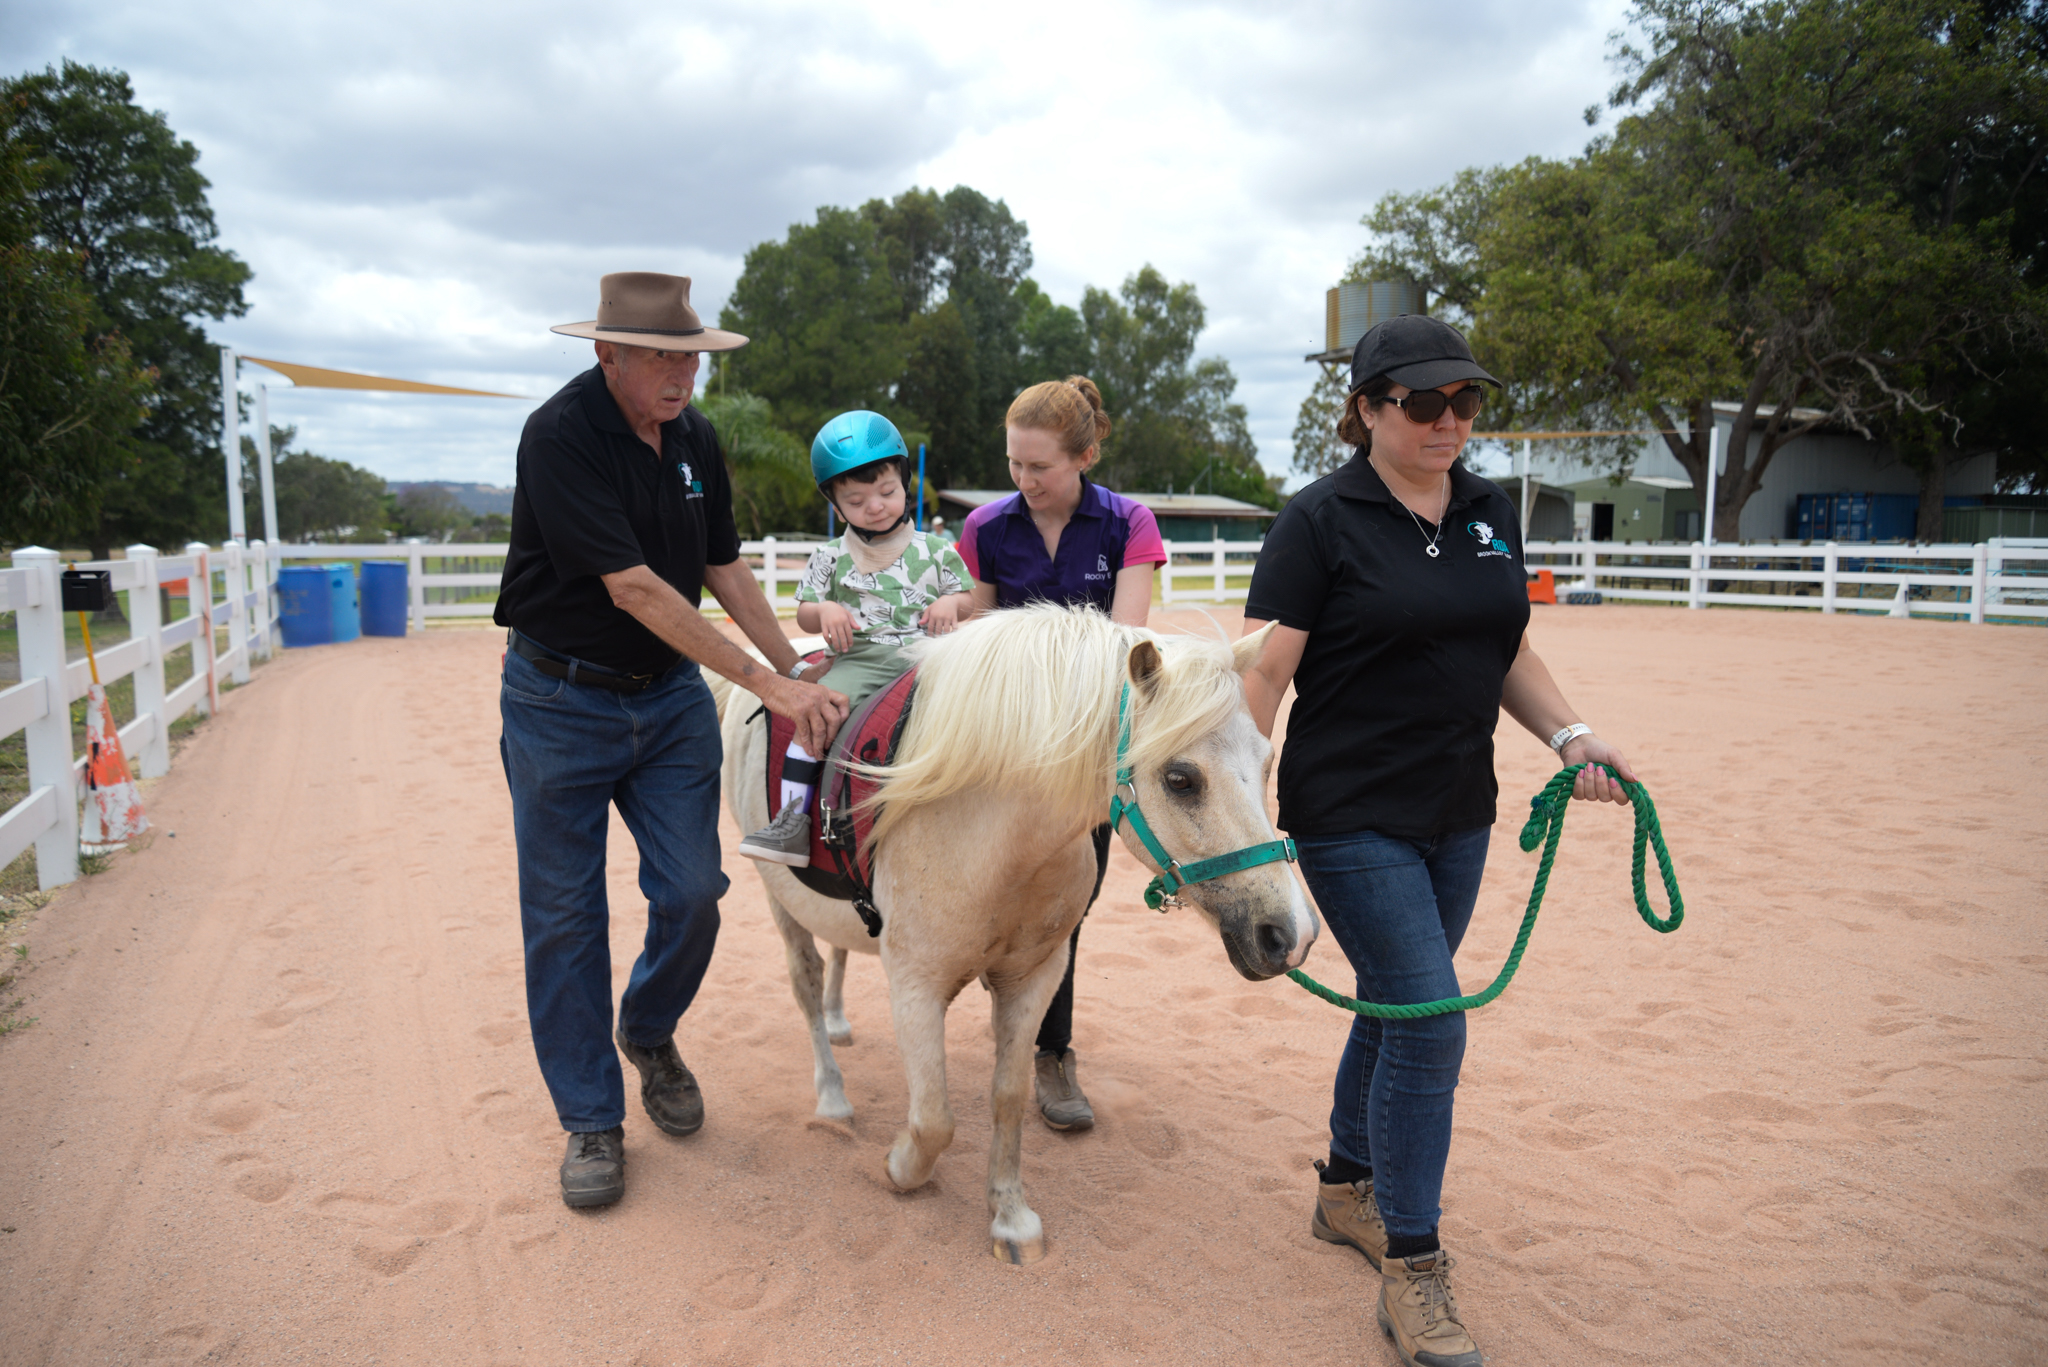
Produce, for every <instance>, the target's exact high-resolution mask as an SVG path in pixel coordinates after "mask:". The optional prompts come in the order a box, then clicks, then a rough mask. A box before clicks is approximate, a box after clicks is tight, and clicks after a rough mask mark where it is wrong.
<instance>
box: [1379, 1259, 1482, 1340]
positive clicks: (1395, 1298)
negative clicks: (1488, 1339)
mask: <svg viewBox="0 0 2048 1367" xmlns="http://www.w3.org/2000/svg"><path fill="white" fill-rule="evenodd" d="M1455 1266H1457V1264H1456V1263H1455V1262H1453V1261H1452V1260H1451V1255H1450V1254H1448V1253H1446V1252H1444V1251H1443V1250H1442V1249H1440V1248H1433V1249H1431V1250H1430V1251H1429V1252H1427V1253H1418V1254H1416V1255H1415V1256H1414V1257H1412V1258H1388V1259H1386V1260H1385V1261H1383V1262H1382V1263H1381V1264H1380V1309H1379V1321H1380V1330H1381V1332H1383V1333H1384V1334H1386V1336H1387V1337H1388V1338H1390V1339H1392V1340H1393V1341H1394V1351H1395V1352H1397V1353H1399V1354H1400V1355H1401V1361H1402V1362H1403V1363H1405V1364H1407V1367H1483V1364H1484V1361H1485V1359H1483V1358H1481V1357H1480V1356H1479V1345H1478V1344H1476V1343H1474V1342H1472V1336H1471V1335H1470V1334H1468V1333H1466V1332H1465V1326H1464V1325H1463V1324H1461V1323H1459V1322H1458V1302H1457V1298H1456V1297H1454V1296H1452V1295H1451V1269H1452V1268H1453V1267H1455Z"/></svg>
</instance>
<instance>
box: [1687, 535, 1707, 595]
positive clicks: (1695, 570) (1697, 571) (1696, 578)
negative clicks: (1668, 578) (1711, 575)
mask: <svg viewBox="0 0 2048 1367" xmlns="http://www.w3.org/2000/svg"><path fill="white" fill-rule="evenodd" d="M1691 559H1692V577H1691V579H1690V580H1689V581H1688V582H1689V588H1690V592H1691V597H1690V598H1689V599H1688V600H1687V601H1686V606H1687V607H1689V608H1703V607H1705V606H1706V605H1707V578H1706V575H1705V574H1704V573H1702V571H1703V570H1704V569H1705V568H1706V550H1705V547H1703V546H1702V545H1701V544H1700V543H1699V542H1697V541H1695V542H1693V543H1692V557H1691Z"/></svg>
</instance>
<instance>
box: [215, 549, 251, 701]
mask: <svg viewBox="0 0 2048 1367" xmlns="http://www.w3.org/2000/svg"><path fill="white" fill-rule="evenodd" d="M221 551H222V554H223V555H224V556H225V557H226V559H227V562H228V564H227V575H226V579H227V589H228V592H227V600H228V658H229V660H231V661H232V662H233V663H231V664H230V665H229V666H228V668H229V672H230V673H231V675H232V676H233V678H234V681H235V682H236V683H237V684H238V685H239V684H245V683H247V682H249V560H248V556H247V554H246V553H245V552H244V550H243V549H242V543H241V542H239V541H230V542H228V544H227V545H225V546H223V547H221Z"/></svg>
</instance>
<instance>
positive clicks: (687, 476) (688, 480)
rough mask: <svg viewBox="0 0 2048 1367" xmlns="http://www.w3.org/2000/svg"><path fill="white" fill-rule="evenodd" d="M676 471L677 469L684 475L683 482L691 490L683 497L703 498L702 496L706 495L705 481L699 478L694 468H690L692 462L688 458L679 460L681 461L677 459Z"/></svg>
mask: <svg viewBox="0 0 2048 1367" xmlns="http://www.w3.org/2000/svg"><path fill="white" fill-rule="evenodd" d="M676 471H677V473H679V474H680V475H682V477H683V484H684V485H685V486H686V487H687V488H688V489H689V491H690V492H688V493H687V494H684V495H683V497H684V498H702V497H704V482H703V481H702V480H700V479H698V478H697V473H696V471H694V470H692V469H691V468H690V462H688V461H686V460H679V461H677V462H676Z"/></svg>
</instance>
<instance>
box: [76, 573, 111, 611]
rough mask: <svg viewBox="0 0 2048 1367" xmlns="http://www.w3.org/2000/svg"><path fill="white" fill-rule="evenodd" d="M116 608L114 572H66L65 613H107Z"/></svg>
mask: <svg viewBox="0 0 2048 1367" xmlns="http://www.w3.org/2000/svg"><path fill="white" fill-rule="evenodd" d="M112 606H114V572H113V571H112V570H66V571H64V611H66V612H105V611H106V610H107V609H108V608H110V607H112Z"/></svg>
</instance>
